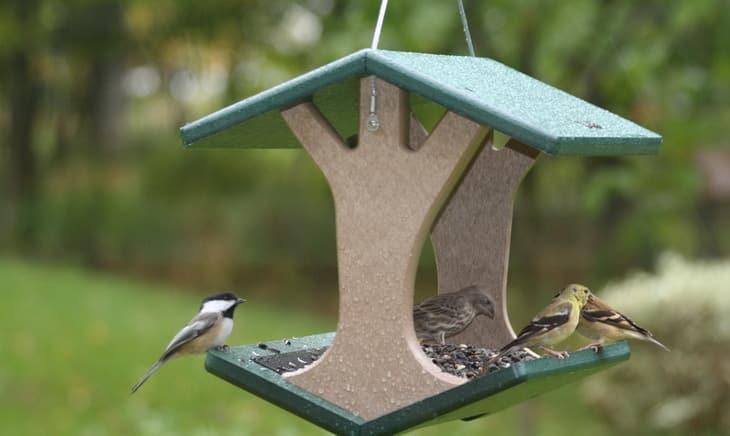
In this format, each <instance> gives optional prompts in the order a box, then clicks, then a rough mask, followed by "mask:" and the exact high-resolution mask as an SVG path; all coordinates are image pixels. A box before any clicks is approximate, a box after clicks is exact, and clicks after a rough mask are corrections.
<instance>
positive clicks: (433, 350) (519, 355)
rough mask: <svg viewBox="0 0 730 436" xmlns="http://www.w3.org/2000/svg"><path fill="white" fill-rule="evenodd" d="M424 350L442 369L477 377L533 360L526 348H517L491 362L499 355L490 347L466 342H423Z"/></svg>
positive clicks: (459, 375) (467, 376)
mask: <svg viewBox="0 0 730 436" xmlns="http://www.w3.org/2000/svg"><path fill="white" fill-rule="evenodd" d="M422 347H423V352H424V353H426V356H428V357H429V358H430V359H431V361H432V362H433V363H434V364H435V365H436V366H438V367H439V368H441V370H442V371H444V372H447V373H449V374H452V375H455V376H457V377H465V378H470V379H471V378H475V377H480V376H483V375H485V374H488V373H490V372H494V371H496V370H498V369H502V368H508V367H509V366H511V365H512V364H514V363H517V362H522V361H525V360H533V359H534V357H533V356H532V354H530V353H528V352H527V351H525V350H517V351H513V352H511V353H508V354H507V355H505V356H502V357H500V358H499V360H497V361H495V362H492V363H489V361H490V360H491V359H492V358H493V357H494V356H496V355H497V352H496V351H493V350H490V349H488V348H479V347H473V346H471V345H464V344H458V345H457V344H445V345H439V344H423V345H422Z"/></svg>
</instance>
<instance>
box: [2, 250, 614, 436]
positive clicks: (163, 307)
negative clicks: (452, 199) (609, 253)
mask: <svg viewBox="0 0 730 436" xmlns="http://www.w3.org/2000/svg"><path fill="white" fill-rule="evenodd" d="M0 281H1V283H2V288H3V289H4V292H3V295H2V296H3V306H2V308H3V311H2V312H3V315H2V317H0V331H2V335H1V336H0V422H1V423H2V428H3V433H4V434H13V435H36V434H53V435H117V434H125V435H126V434H135V435H229V434H230V435H233V434H236V435H320V434H326V433H325V432H324V431H322V430H321V429H319V428H318V427H315V426H314V425H312V424H309V423H308V422H306V421H304V420H302V419H300V418H298V417H296V416H294V415H291V414H289V413H288V412H285V411H283V410H281V409H278V408H277V407H275V406H272V405H270V404H268V403H266V402H264V401H263V400H260V399H258V398H257V397H254V396H253V395H251V394H249V393H247V392H244V391H242V390H239V389H237V388H234V387H233V386H232V385H229V384H228V383H226V382H224V381H222V380H220V379H218V378H216V377H214V376H212V375H210V374H208V373H207V372H205V370H204V369H203V359H204V358H203V357H202V356H196V357H192V358H186V359H179V360H175V361H172V362H170V363H168V364H167V365H166V366H165V367H164V368H163V369H162V370H160V371H159V372H158V373H157V374H155V376H153V377H152V378H151V379H150V380H149V381H148V382H147V384H145V386H144V387H142V388H141V389H140V391H139V392H137V393H136V394H135V395H133V396H130V395H129V389H130V387H131V386H132V385H133V384H134V382H135V381H136V380H137V378H138V377H139V376H140V375H141V374H143V373H144V371H145V370H146V369H147V368H148V367H149V366H150V365H151V364H152V363H153V362H154V360H155V359H156V358H157V357H158V356H159V353H160V352H161V351H162V348H163V347H164V346H165V345H166V344H167V342H168V341H169V339H170V337H171V335H172V334H174V333H175V331H176V328H178V327H179V326H182V325H183V324H184V323H185V322H186V321H187V320H188V319H189V318H190V317H191V316H192V315H193V314H194V312H195V310H196V309H197V307H198V304H199V300H200V296H198V295H191V294H190V293H189V292H188V293H186V292H182V291H180V290H176V289H172V288H166V287H163V286H156V285H150V284H144V283H139V282H134V281H130V280H125V279H119V278H115V277H110V276H106V275H100V274H96V273H89V272H87V271H83V270H80V269H74V268H67V267H48V266H40V265H37V264H32V263H27V262H24V261H20V260H17V259H9V258H0ZM240 293H241V294H242V295H245V290H243V291H241V292H240ZM236 320H237V324H236V328H235V329H234V333H233V334H232V335H231V338H230V339H229V341H228V342H229V344H241V343H252V342H258V341H261V340H269V339H279V338H285V337H289V336H303V335H307V334H313V333H320V332H324V331H331V330H333V329H334V326H335V323H334V321H333V320H328V319H322V318H318V317H315V316H307V314H305V313H300V312H298V311H296V310H295V309H293V308H284V307H271V306H269V305H267V304H266V303H263V302H247V303H246V304H245V305H243V306H241V307H240V308H239V309H238V311H237V313H236ZM574 395H576V391H575V389H574V388H570V387H569V388H563V389H561V390H558V391H556V392H555V393H552V394H549V395H546V396H543V397H541V398H542V401H540V402H536V401H532V402H529V403H526V404H527V406H518V407H515V408H512V409H510V410H508V411H505V412H502V413H499V414H497V415H495V416H492V417H487V418H484V419H479V420H476V421H473V422H469V423H465V422H453V423H447V424H444V425H440V426H436V427H429V428H425V429H420V430H417V431H415V432H413V433H412V434H416V435H437V434H444V432H446V433H447V434H448V433H457V432H458V433H460V434H464V433H473V434H483V433H486V432H489V433H490V434H500V435H509V434H525V431H527V434H532V433H533V432H531V431H529V427H533V426H534V430H535V431H536V432H537V434H541V435H553V434H554V435H570V434H584V433H592V434H593V435H599V436H600V435H602V434H608V433H607V432H606V431H605V429H604V428H602V427H600V426H598V425H597V424H594V423H593V422H592V421H591V420H590V417H588V418H586V416H585V413H583V412H584V411H582V410H581V405H580V404H579V403H578V404H577V405H576V407H577V409H578V411H579V412H578V413H576V410H570V411H565V410H564V408H562V407H560V406H559V405H560V404H565V402H568V401H570V400H571V398H572V397H573V396H574ZM524 413H526V415H525V414H524ZM525 416H529V417H531V419H525ZM576 416H577V417H578V418H577V419H576ZM571 420H572V421H571ZM568 422H570V428H574V429H580V431H578V430H576V432H575V433H571V432H570V431H567V430H566V427H565V425H566V423H568ZM525 426H527V427H528V428H525Z"/></svg>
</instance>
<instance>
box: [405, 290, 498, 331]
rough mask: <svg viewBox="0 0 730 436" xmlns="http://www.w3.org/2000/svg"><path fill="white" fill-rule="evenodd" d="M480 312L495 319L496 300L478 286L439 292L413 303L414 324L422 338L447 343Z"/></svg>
mask: <svg viewBox="0 0 730 436" xmlns="http://www.w3.org/2000/svg"><path fill="white" fill-rule="evenodd" d="M479 315H486V316H488V317H489V318H492V319H494V303H493V302H492V299H491V298H489V296H487V294H485V293H483V292H482V291H481V290H480V289H479V288H478V287H477V286H468V287H466V288H464V289H461V290H459V291H456V292H449V293H446V294H440V295H436V296H435V297H431V298H429V299H427V300H425V301H423V302H422V303H420V304H417V305H416V306H414V307H413V325H414V327H415V329H416V337H418V339H419V340H421V341H428V340H432V341H435V342H438V343H439V344H442V345H443V344H445V343H446V338H448V337H450V336H454V335H455V334H457V333H459V332H461V331H462V330H464V329H465V328H467V327H468V326H469V324H471V322H472V321H474V318H476V317H477V316H479Z"/></svg>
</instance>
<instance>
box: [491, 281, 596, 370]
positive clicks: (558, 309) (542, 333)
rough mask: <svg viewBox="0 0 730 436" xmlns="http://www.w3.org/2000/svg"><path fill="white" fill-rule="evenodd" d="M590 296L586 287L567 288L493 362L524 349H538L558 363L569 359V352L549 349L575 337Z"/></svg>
mask: <svg viewBox="0 0 730 436" xmlns="http://www.w3.org/2000/svg"><path fill="white" fill-rule="evenodd" d="M590 294H591V291H590V290H589V289H588V288H586V287H585V286H583V285H578V284H572V285H568V286H567V287H566V288H565V289H563V290H562V291H560V293H559V294H558V295H556V296H555V297H554V298H553V301H552V302H551V303H550V304H549V305H548V306H547V307H546V308H545V309H543V310H542V311H541V312H540V313H538V314H537V315H536V316H535V317H534V318H532V321H530V323H529V324H528V325H527V326H526V327H525V328H523V329H522V330H521V331H520V333H519V334H518V335H517V338H515V340H513V341H512V342H510V343H509V344H507V345H505V346H504V347H502V349H501V350H499V353H498V354H497V356H495V357H494V358H492V361H495V360H497V359H499V358H501V357H502V356H504V355H505V354H507V353H509V352H511V351H513V350H515V349H519V348H524V347H539V348H541V349H542V350H543V351H545V352H546V353H548V354H550V355H551V356H555V357H557V358H558V359H565V358H566V357H568V352H567V351H560V352H559V351H555V350H552V349H550V348H548V347H549V346H551V345H554V344H557V343H559V342H562V341H564V340H565V339H567V338H568V336H570V335H571V334H573V332H574V331H575V328H576V327H577V326H578V320H579V318H580V312H581V309H582V308H583V306H584V305H585V304H586V301H587V300H588V296H589V295H590Z"/></svg>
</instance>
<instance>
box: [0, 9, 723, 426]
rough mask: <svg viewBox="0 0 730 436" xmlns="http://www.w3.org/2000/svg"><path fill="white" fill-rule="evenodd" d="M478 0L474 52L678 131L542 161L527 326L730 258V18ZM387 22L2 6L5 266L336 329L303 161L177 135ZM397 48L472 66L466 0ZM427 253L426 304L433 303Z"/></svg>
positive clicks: (393, 16) (529, 253) (395, 24)
mask: <svg viewBox="0 0 730 436" xmlns="http://www.w3.org/2000/svg"><path fill="white" fill-rule="evenodd" d="M465 4H466V9H467V13H468V15H469V19H470V23H471V26H472V33H473V36H474V41H475V46H476V50H477V53H478V55H481V56H488V57H491V58H494V59H496V60H498V61H500V62H503V63H505V64H507V65H510V66H512V67H514V68H516V69H519V70H521V71H523V72H525V73H527V74H530V75H532V76H534V77H536V78H538V79H540V80H542V81H545V82H547V83H550V84H552V85H554V86H556V87H558V88H561V89H563V90H565V91H567V92H570V93H572V94H575V95H577V96H579V97H581V98H583V99H586V100H588V101H590V102H592V103H594V104H597V105H599V106H602V107H604V108H606V109H608V110H610V111H612V112H615V113H618V114H620V115H623V116H625V117H627V118H629V119H631V120H633V121H635V122H637V123H639V124H641V125H643V126H645V127H647V128H650V129H652V130H654V131H657V132H660V133H661V134H662V135H664V145H663V148H662V151H661V153H660V154H659V155H658V156H653V157H646V156H635V157H615V158H560V159H554V158H550V157H546V156H544V157H541V158H540V161H539V162H538V164H537V165H536V167H535V169H534V170H533V171H532V172H531V173H530V174H529V175H528V176H527V177H526V179H525V180H524V182H523V185H522V187H521V189H520V191H519V193H518V197H517V204H516V211H515V222H514V227H513V237H512V250H511V264H510V277H509V280H510V288H511V294H510V299H511V300H510V310H511V313H512V317H513V319H514V320H515V325H518V324H520V323H522V322H524V320H526V319H528V318H529V317H530V316H531V314H532V313H534V312H535V311H536V310H537V309H538V308H539V307H540V306H541V305H542V304H544V301H545V299H546V298H547V296H548V295H550V294H551V293H552V292H553V291H554V289H556V288H559V287H561V286H562V285H564V284H565V283H567V282H573V281H581V282H586V283H587V284H589V285H591V286H592V287H594V288H600V287H601V286H602V284H603V283H605V282H606V281H608V280H611V279H613V278H616V277H621V276H624V275H625V274H626V273H627V272H629V271H632V270H647V271H651V270H652V269H653V268H654V264H655V259H656V258H657V256H658V255H659V254H660V253H662V252H665V251H672V252H675V253H679V254H680V255H682V256H684V257H686V258H698V257H699V258H726V257H727V256H728V255H730V228H729V227H728V226H727V225H725V223H727V222H729V220H730V149H728V142H727V141H728V140H727V138H728V137H729V136H730V135H729V133H730V131H729V129H728V125H730V105H728V104H727V102H728V101H730V44H729V43H728V42H730V3H728V2H726V1H721V0H714V1H713V0H697V1H693V2H682V1H678V0H669V1H664V0H646V1H642V2H632V1H629V0H589V1H583V2H578V3H576V2H571V1H567V0H550V1H548V0H530V1H528V0H517V1H516V0H509V1H508V0H493V1H489V2H478V1H469V0H466V1H465ZM377 8H378V5H377V2H355V1H335V0H302V1H293V0H267V1H263V0H260V1H255V0H244V1H241V0H237V1H233V0H219V1H217V2H215V3H213V4H209V3H204V2H200V1H191V0H178V1H170V0H163V1H156V2H151V1H143V0H131V1H124V2H123V1H121V0H65V1H59V0H8V1H6V2H3V3H2V4H1V5H0V40H2V41H3V44H0V131H2V134H3V135H4V138H3V141H2V146H0V253H3V254H5V255H6V256H10V257H11V258H17V257H24V258H26V259H28V260H29V261H30V262H37V261H41V262H43V263H44V264H49V263H62V264H65V265H76V266H78V267H81V268H84V269H95V270H104V271H108V272H112V273H114V274H116V275H127V276H134V277H137V278H143V279H145V280H152V281H154V282H157V283H165V284H171V285H174V286H176V287H177V288H179V289H182V290H190V291H191V292H192V290H193V289H196V290H202V289H204V290H209V289H220V288H233V289H243V290H244V291H242V292H245V293H246V295H247V296H250V297H252V300H264V301H267V302H268V303H269V304H273V305H278V306H281V307H284V308H286V309H287V310H290V311H292V312H296V313H306V312H312V313H315V314H317V315H319V316H322V317H325V319H329V320H332V319H333V317H334V316H335V313H334V311H335V307H336V296H335V295H336V294H335V292H336V291H335V289H336V276H335V241H334V228H333V221H334V220H333V210H332V200H331V196H330V193H329V190H328V188H327V186H326V184H325V182H324V179H323V177H322V176H321V175H320V174H319V173H318V171H317V169H316V168H315V166H314V165H313V164H312V162H311V161H310V159H309V158H308V157H307V156H306V154H305V153H304V152H303V151H301V150H277V151H271V150H269V151H249V150H245V151H244V150H198V151H183V150H182V149H181V147H180V145H179V143H180V140H179V137H178V135H177V128H178V127H179V126H181V125H182V124H184V123H185V122H187V121H192V120H194V119H197V118H198V117H200V116H203V115H205V114H207V113H209V112H211V111H213V110H215V109H218V108H220V107H222V106H224V105H227V104H230V103H233V102H235V101H238V100H240V99H242V98H245V97H247V96H249V95H252V94H254V93H256V92H258V91H260V90H263V89H266V88H268V87H270V86H273V85H275V84H278V83H280V82H282V81H284V80H286V79H289V78H291V77H294V76H296V75H298V74H301V73H303V72H305V71H308V70H310V69H312V68H315V67H318V66H320V65H322V64H324V63H327V62H329V61H332V60H334V59H337V58H339V57H342V56H344V55H346V54H348V53H350V52H352V51H354V50H357V49H359V48H362V47H366V46H369V44H370V38H371V36H372V28H373V24H374V19H375V16H376V14H377ZM380 47H381V48H386V49H394V50H409V51H423V52H431V53H448V54H466V52H467V51H466V45H465V43H464V41H463V34H462V32H461V25H460V23H459V18H458V14H457V7H456V4H455V2H453V1H444V0H423V1H418V2H416V1H398V2H391V5H390V6H389V10H388V14H387V16H386V22H385V26H384V30H383V37H382V39H381V43H380ZM429 250H430V248H429V247H428V246H427V247H425V252H424V256H423V259H422V262H421V263H422V265H421V269H420V272H419V277H418V279H419V280H418V289H417V294H418V298H421V297H423V296H425V295H427V294H430V293H432V292H433V289H434V283H433V282H434V277H435V272H434V266H433V261H432V257H431V256H430V252H429ZM0 279H2V281H3V283H8V282H7V280H6V279H5V277H0ZM0 286H2V288H1V289H3V290H4V291H5V292H4V294H7V293H9V292H16V291H15V290H14V289H13V288H12V286H10V285H9V284H3V285H0ZM23 292H30V293H35V294H37V295H43V294H41V291H40V290H34V289H33V288H32V287H29V288H25V290H24V291H23ZM43 292H53V289H52V288H48V289H44V291H43ZM57 292H62V291H61V290H58V291H57ZM708 295H710V294H708ZM323 296H325V297H324V298H323ZM78 298H83V297H82V296H78ZM616 298H618V299H619V302H620V303H623V304H629V302H630V301H631V299H630V298H629V297H626V296H620V297H616ZM708 298H711V297H708ZM617 304H618V305H619V306H621V304H619V303H617ZM672 304H675V303H672ZM676 304H679V303H676ZM194 305H195V304H193V306H194ZM185 307H187V306H185ZM671 307H674V306H673V305H672V306H671ZM14 309H17V307H15V306H11V310H14ZM128 311H129V312H134V309H133V308H128ZM651 321H654V322H655V324H649V325H650V326H651V327H654V326H655V325H656V326H657V327H656V328H657V331H661V330H659V328H664V327H660V326H661V325H662V319H659V318H657V319H651V318H647V323H649V322H651ZM666 331H667V332H668V334H669V333H671V332H673V330H666ZM298 333H299V332H293V333H292V334H298ZM660 337H661V336H660ZM247 339H253V338H247ZM163 342H164V341H163ZM668 342H670V345H672V344H671V341H668ZM639 351H640V352H641V354H651V355H654V354H656V353H652V351H654V350H651V351H648V350H639ZM645 351H647V352H646V353H644V352H645ZM153 354H154V353H153ZM635 354H637V355H638V354H640V353H635ZM672 356H674V354H672ZM662 357H665V356H662ZM624 366H626V365H624ZM60 376H61V375H60V374H59V377H60ZM657 395H659V393H657ZM0 398H3V397H0ZM5 398H6V397H5ZM708 407H709V406H708ZM601 408H608V406H607V405H605V404H604V405H602V406H601ZM599 415H600V416H605V417H606V419H607V421H606V422H609V423H613V424H612V425H615V422H616V421H615V418H609V417H608V414H605V415H603V414H599ZM614 416H615V415H614ZM702 416H703V417H704V416H705V415H702ZM536 419H537V418H536ZM596 419H599V416H597V417H596ZM702 419H704V418H702ZM708 419H709V418H708ZM540 422H543V423H544V420H543V421H540ZM707 422H708V423H709V424H707V425H708V426H709V427H707V428H710V429H711V428H714V427H712V426H713V425H715V424H714V423H713V421H711V420H708V421H707ZM545 425H548V424H545ZM584 425H588V424H585V423H584ZM631 425H633V426H634V427H633V428H632V431H633V432H634V433H637V432H647V433H650V432H652V431H655V430H653V427H651V426H650V425H649V424H647V423H646V422H643V421H636V422H633V424H631ZM677 425H678V426H679V427H678V428H679V429H680V430H681V428H682V427H681V426H680V425H679V423H678V424H677ZM529 430H530V429H529V428H528V429H527V430H525V431H526V432H529ZM533 430H534V428H533ZM680 430H678V431H680ZM535 431H536V430H535ZM708 431H710V432H711V430H708ZM718 431H719V430H718Z"/></svg>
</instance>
